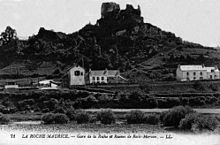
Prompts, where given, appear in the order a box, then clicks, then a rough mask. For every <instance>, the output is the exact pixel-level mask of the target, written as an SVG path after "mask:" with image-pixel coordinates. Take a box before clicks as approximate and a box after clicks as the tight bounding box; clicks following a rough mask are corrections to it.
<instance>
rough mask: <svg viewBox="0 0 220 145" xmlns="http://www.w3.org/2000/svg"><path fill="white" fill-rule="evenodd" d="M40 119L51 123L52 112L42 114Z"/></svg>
mask: <svg viewBox="0 0 220 145" xmlns="http://www.w3.org/2000/svg"><path fill="white" fill-rule="evenodd" d="M41 120H42V121H43V122H44V124H53V123H54V114H53V113H47V114H45V115H43V116H42V118H41Z"/></svg>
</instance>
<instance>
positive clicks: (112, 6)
mask: <svg viewBox="0 0 220 145" xmlns="http://www.w3.org/2000/svg"><path fill="white" fill-rule="evenodd" d="M119 10H120V6H119V4H117V3H114V2H107V3H103V4H102V7H101V16H102V18H104V17H105V16H106V15H107V14H108V13H110V12H113V11H117V12H118V11H119Z"/></svg>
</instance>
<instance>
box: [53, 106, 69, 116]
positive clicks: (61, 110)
mask: <svg viewBox="0 0 220 145" xmlns="http://www.w3.org/2000/svg"><path fill="white" fill-rule="evenodd" d="M53 112H54V113H63V114H65V113H66V110H65V109H64V108H63V107H62V106H59V105H56V108H55V109H54V111H53Z"/></svg>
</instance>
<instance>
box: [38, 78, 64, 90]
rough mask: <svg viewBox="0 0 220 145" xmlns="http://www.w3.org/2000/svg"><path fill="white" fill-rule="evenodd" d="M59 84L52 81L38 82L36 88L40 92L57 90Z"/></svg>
mask: <svg viewBox="0 0 220 145" xmlns="http://www.w3.org/2000/svg"><path fill="white" fill-rule="evenodd" d="M59 85H60V82H55V81H54V80H42V81H39V82H38V88H39V89H41V90H47V89H58V88H59Z"/></svg>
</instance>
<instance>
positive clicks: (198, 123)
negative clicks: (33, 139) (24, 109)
mask: <svg viewBox="0 0 220 145" xmlns="http://www.w3.org/2000/svg"><path fill="white" fill-rule="evenodd" d="M8 118H10V119H12V117H8V116H7V115H4V114H2V115H1V120H0V121H1V122H0V123H1V124H8V123H9V121H12V120H9V119H8ZM14 119H15V118H14ZM5 120H6V121H5ZM37 120H41V121H42V123H43V124H45V125H50V124H54V125H56V124H67V125H68V124H72V125H73V126H75V125H76V124H78V125H79V126H81V127H82V126H87V127H88V126H90V127H92V128H93V127H94V126H97V125H101V126H102V124H103V125H107V126H109V125H110V126H118V125H121V126H130V125H134V124H137V125H147V126H151V128H157V129H158V128H160V131H163V130H164V129H165V128H173V129H174V130H179V131H189V132H203V131H211V132H213V131H215V132H218V130H219V128H218V126H219V125H220V122H219V121H220V117H219V116H214V115H204V114H203V115H202V114H199V113H197V112H195V111H194V110H192V109H191V108H190V107H187V106H186V107H183V106H177V107H174V108H172V109H170V110H168V111H165V112H161V113H144V112H142V111H139V110H133V111H130V112H127V113H122V112H120V113H115V112H112V111H111V110H101V111H99V112H85V111H83V110H75V109H69V110H67V111H65V113H52V112H51V113H43V114H42V115H40V114H38V119H37ZM81 124H83V125H81ZM98 129H99V127H98Z"/></svg>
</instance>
